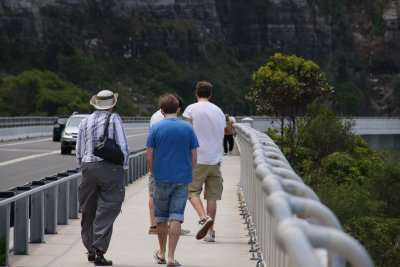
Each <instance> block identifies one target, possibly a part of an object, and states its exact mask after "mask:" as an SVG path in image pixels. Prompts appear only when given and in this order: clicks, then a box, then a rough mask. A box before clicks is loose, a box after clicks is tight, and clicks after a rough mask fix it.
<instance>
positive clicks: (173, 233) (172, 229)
mask: <svg viewBox="0 0 400 267" xmlns="http://www.w3.org/2000/svg"><path fill="white" fill-rule="evenodd" d="M180 234H181V222H180V221H175V220H171V221H170V222H169V239H168V259H167V264H173V263H175V249H176V246H177V244H178V240H179V236H180Z"/></svg>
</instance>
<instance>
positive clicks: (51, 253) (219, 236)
mask: <svg viewBox="0 0 400 267" xmlns="http://www.w3.org/2000/svg"><path fill="white" fill-rule="evenodd" d="M222 173H223V177H224V192H223V197H222V200H221V201H219V202H218V211H217V218H216V222H215V231H216V242H215V243H207V242H204V241H202V240H201V241H198V240H196V239H195V233H196V231H197V221H198V217H197V214H196V213H195V211H194V209H193V207H192V206H191V204H190V203H189V202H188V204H187V206H186V213H185V222H184V224H183V225H182V226H183V228H184V229H189V230H190V231H191V233H190V234H189V235H187V236H181V238H180V240H179V243H178V247H177V251H176V255H175V256H176V259H177V260H178V261H179V262H180V263H181V264H182V266H186V267H208V266H210V267H211V266H213V267H223V266H233V267H247V266H252V267H253V266H255V264H256V262H255V261H251V260H250V257H251V253H250V252H249V249H250V246H249V245H248V244H247V242H248V241H249V237H248V236H247V230H246V229H245V225H244V224H243V222H244V221H243V220H242V217H241V216H240V215H239V210H238V200H237V184H238V182H239V174H240V157H239V156H225V158H224V161H223V164H222ZM148 214H149V211H148V188H147V175H146V176H144V177H142V178H140V179H139V180H137V181H135V182H134V183H132V184H130V185H129V186H128V187H126V196H125V202H124V205H123V207H122V213H121V214H120V215H119V217H118V218H117V220H116V223H115V224H114V233H113V237H112V239H111V244H110V248H109V250H108V252H107V254H106V257H107V258H109V259H111V260H113V263H114V265H113V266H133V267H147V266H151V267H156V266H160V265H158V264H157V263H156V262H155V260H154V259H153V252H154V250H155V249H157V248H158V239H157V236H156V235H149V234H148V227H149V216H148ZM45 240H46V242H45V243H43V244H29V254H30V255H10V265H11V266H26V267H27V266H42V267H50V266H54V267H55V266H57V267H61V266H63V267H80V266H92V265H93V264H92V263H89V262H88V261H87V258H86V254H85V252H86V250H85V248H84V247H83V245H82V242H81V239H80V220H69V225H59V226H58V234H54V235H46V236H45Z"/></svg>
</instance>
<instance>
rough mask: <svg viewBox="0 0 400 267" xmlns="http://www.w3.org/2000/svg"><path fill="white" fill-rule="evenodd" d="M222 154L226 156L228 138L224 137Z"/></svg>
mask: <svg viewBox="0 0 400 267" xmlns="http://www.w3.org/2000/svg"><path fill="white" fill-rule="evenodd" d="M224 153H225V155H226V154H228V137H227V136H226V135H224Z"/></svg>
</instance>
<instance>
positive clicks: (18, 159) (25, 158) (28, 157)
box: [0, 150, 60, 167]
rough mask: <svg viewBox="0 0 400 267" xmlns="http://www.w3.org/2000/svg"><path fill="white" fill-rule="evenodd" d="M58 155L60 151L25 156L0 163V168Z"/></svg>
mask: <svg viewBox="0 0 400 267" xmlns="http://www.w3.org/2000/svg"><path fill="white" fill-rule="evenodd" d="M59 153H60V150H54V151H51V152H47V153H42V154H36V155H31V156H27V157H22V158H17V159H12V160H8V161H4V162H1V163H0V167H2V166H5V165H9V164H13V163H17V162H21V161H24V160H29V159H35V158H40V157H44V156H49V155H53V154H59Z"/></svg>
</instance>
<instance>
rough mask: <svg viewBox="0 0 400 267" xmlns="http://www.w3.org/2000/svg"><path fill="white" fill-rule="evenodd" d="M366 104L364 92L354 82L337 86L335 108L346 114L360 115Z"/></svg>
mask: <svg viewBox="0 0 400 267" xmlns="http://www.w3.org/2000/svg"><path fill="white" fill-rule="evenodd" d="M363 106H364V94H363V92H362V90H361V89H360V88H359V87H358V86H357V85H356V84H355V83H353V82H346V83H340V84H338V85H336V86H335V109H336V110H337V111H338V112H339V113H340V114H343V115H345V116H357V115H360V114H361V112H362V110H363Z"/></svg>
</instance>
